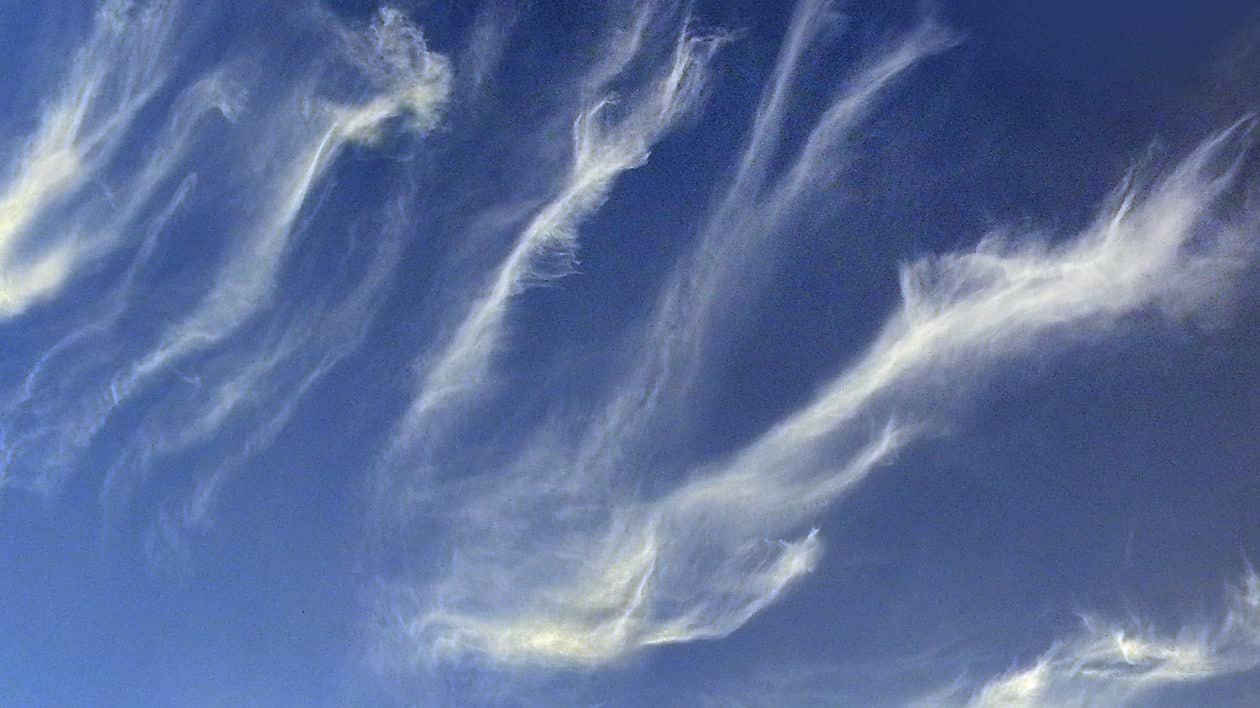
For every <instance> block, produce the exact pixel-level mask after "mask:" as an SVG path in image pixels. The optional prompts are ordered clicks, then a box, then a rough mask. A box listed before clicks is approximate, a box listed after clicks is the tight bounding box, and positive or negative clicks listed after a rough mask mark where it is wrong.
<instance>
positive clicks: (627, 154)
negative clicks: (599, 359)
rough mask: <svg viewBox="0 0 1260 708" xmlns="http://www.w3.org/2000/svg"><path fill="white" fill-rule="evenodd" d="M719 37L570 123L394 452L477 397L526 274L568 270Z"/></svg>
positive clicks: (636, 36) (696, 41) (699, 40)
mask: <svg viewBox="0 0 1260 708" xmlns="http://www.w3.org/2000/svg"><path fill="white" fill-rule="evenodd" d="M646 17H648V14H647V13H646V12H645V13H644V14H641V15H639V19H638V20H636V25H635V29H634V30H633V31H632V33H631V34H630V39H626V38H622V41H621V42H619V43H618V47H621V46H622V45H628V49H620V50H619V51H616V50H615V51H613V52H612V53H611V54H610V57H611V59H610V61H614V63H615V64H616V69H615V70H613V69H609V68H608V67H606V66H603V65H601V67H600V68H599V70H598V71H597V72H596V73H597V74H601V75H600V76H599V77H598V78H597V79H596V85H597V86H598V87H601V88H602V85H603V84H604V83H606V82H608V81H611V80H612V79H613V78H615V76H616V71H620V70H621V69H624V68H625V66H626V65H627V64H629V62H630V61H631V60H632V58H633V53H634V52H635V51H637V50H638V48H639V46H640V43H641V39H640V35H641V34H642V32H643V26H644V23H645V22H646V21H647V20H646V19H644V18H646ZM721 43H722V38H721V37H705V36H693V35H691V34H689V33H688V32H687V31H686V30H685V29H684V31H682V32H681V33H680V34H679V36H678V40H677V42H676V44H675V46H674V48H673V52H672V56H671V57H670V61H669V62H668V63H664V64H663V65H662V66H660V67H658V68H657V70H656V72H655V73H654V75H653V76H652V77H651V78H650V79H649V80H648V81H647V84H646V85H645V86H642V87H639V88H638V89H637V90H635V91H633V92H630V93H629V94H628V95H626V96H624V97H616V98H615V97H613V96H605V97H603V98H601V99H600V100H598V101H596V102H595V103H594V104H593V105H591V106H589V107H587V108H586V109H585V110H583V111H582V113H581V114H580V115H579V116H578V117H577V118H576V119H575V120H574V121H573V128H572V142H571V145H570V150H571V157H570V161H569V166H568V171H567V174H566V175H565V176H564V177H563V178H562V180H561V184H560V186H559V187H558V189H557V191H556V194H555V195H554V196H553V197H552V198H551V199H550V200H549V201H548V202H547V203H546V204H544V205H543V206H542V208H541V209H539V210H538V211H537V213H535V214H534V215H533V217H532V218H531V219H530V220H529V223H528V224H527V225H526V227H525V229H524V230H523V231H522V232H521V233H520V234H519V236H518V237H517V239H516V241H515V243H514V245H513V247H512V249H511V251H510V252H509V253H508V254H507V256H506V257H505V258H504V259H503V261H502V262H501V263H499V265H498V267H497V268H496V269H495V271H494V273H493V274H492V275H491V276H490V278H489V282H488V283H487V285H486V287H485V289H484V291H483V292H482V293H481V294H480V295H479V296H478V297H477V298H476V300H475V301H474V302H473V303H472V304H471V305H470V306H469V308H468V312H467V314H466V315H465V316H464V318H463V320H462V321H461V322H460V323H459V324H458V326H456V327H455V329H454V331H453V333H452V334H451V336H450V338H449V341H447V342H446V343H445V344H444V345H443V346H442V348H441V350H440V351H439V352H438V353H436V354H434V355H432V356H431V357H430V360H429V361H428V362H427V363H426V364H425V365H424V368H423V372H422V374H421V378H420V381H419V384H418V387H417V394H416V397H415V399H414V400H413V402H412V404H411V406H410V408H409V410H408V411H407V414H406V416H405V418H404V419H403V421H402V422H401V424H400V425H399V428H398V430H397V432H396V434H395V440H394V448H395V450H396V451H402V450H405V449H406V448H407V447H408V445H409V444H411V443H412V442H413V441H415V440H416V439H417V438H421V437H423V436H425V435H426V434H427V433H428V432H429V426H431V425H432V424H433V422H434V421H435V420H436V418H438V417H440V414H442V413H444V412H445V409H446V407H447V406H449V405H451V404H452V403H455V402H458V401H460V400H463V399H466V398H468V397H469V396H472V395H475V393H476V392H477V390H478V389H479V387H481V386H482V385H483V384H484V382H485V377H486V369H487V367H488V366H489V365H490V362H491V360H492V358H493V355H494V353H495V351H496V350H497V348H498V345H499V341H500V339H501V338H502V336H503V333H504V329H505V327H506V326H507V318H508V314H509V310H510V306H511V302H512V299H513V298H514V297H515V296H517V295H518V294H519V293H520V292H521V291H522V290H523V289H524V288H525V287H527V286H528V285H529V283H530V282H532V281H538V280H543V279H547V278H551V277H555V276H556V275H562V274H563V273H564V272H566V271H567V269H568V268H569V264H570V262H571V261H572V258H573V254H574V251H575V250H576V249H577V241H578V227H579V226H580V224H581V222H582V221H583V220H584V219H585V218H586V217H588V216H589V215H590V214H591V213H592V212H593V211H595V210H596V209H597V208H598V207H599V206H600V204H602V203H603V202H604V200H605V199H606V198H607V197H608V193H609V191H610V190H611V189H612V186H613V184H614V182H615V180H616V179H617V177H618V176H620V175H621V174H622V173H624V172H625V171H627V170H631V169H634V168H636V167H639V166H641V165H643V164H644V163H645V162H646V161H647V159H648V154H649V151H650V149H651V147H652V145H653V144H654V143H655V142H656V141H657V140H658V139H660V137H661V136H662V135H664V134H665V133H666V132H667V131H668V130H669V129H670V128H671V127H672V126H674V125H675V124H676V123H677V122H678V120H680V119H681V118H683V117H684V116H686V115H687V113H688V111H690V110H691V109H692V108H693V107H694V106H695V104H696V102H697V100H698V99H699V97H700V95H701V92H702V90H703V88H704V82H705V72H706V66H707V64H708V62H709V60H710V59H711V58H712V56H713V54H714V52H715V51H716V50H717V48H718V47H719V46H720V45H721ZM604 73H607V74H608V76H607V77H605V76H603V75H602V74H604Z"/></svg>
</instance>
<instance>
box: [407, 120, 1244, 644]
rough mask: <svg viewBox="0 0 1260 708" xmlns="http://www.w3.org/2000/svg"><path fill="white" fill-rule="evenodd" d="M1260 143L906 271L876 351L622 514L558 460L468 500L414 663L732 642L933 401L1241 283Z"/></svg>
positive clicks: (604, 491)
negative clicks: (1240, 195) (1246, 161)
mask: <svg viewBox="0 0 1260 708" xmlns="http://www.w3.org/2000/svg"><path fill="white" fill-rule="evenodd" d="M1249 132H1250V124H1249V123H1248V124H1240V125H1239V126H1236V127H1234V128H1232V129H1229V130H1226V131H1224V132H1222V133H1220V134H1218V135H1215V136H1213V137H1211V138H1210V139H1208V140H1206V141H1205V142H1203V143H1202V144H1201V145H1200V146H1198V147H1197V148H1196V149H1195V150H1194V151H1193V152H1192V153H1191V154H1190V155H1189V156H1188V157H1186V158H1185V159H1184V160H1183V161H1182V162H1181V163H1180V164H1178V165H1176V166H1175V167H1174V168H1172V169H1171V170H1169V171H1168V172H1167V173H1166V174H1164V175H1162V176H1160V177H1159V178H1158V179H1155V180H1153V181H1150V182H1148V183H1136V182H1135V183H1130V184H1126V185H1123V186H1122V188H1121V189H1120V190H1119V191H1118V192H1117V194H1116V196H1115V197H1114V199H1113V200H1112V201H1111V203H1110V204H1109V205H1108V206H1107V208H1106V209H1105V210H1104V211H1102V212H1101V213H1100V214H1098V216H1097V217H1096V218H1095V220H1094V222H1093V223H1092V224H1091V225H1090V226H1089V227H1088V228H1086V229H1085V230H1084V231H1083V232H1081V233H1079V234H1077V235H1076V236H1074V237H1072V238H1070V239H1067V240H1065V241H1063V242H1061V243H1057V244H1054V245H1046V244H1045V243H1044V242H1042V241H1039V240H1035V239H1034V238H1033V237H1031V236H1029V237H1025V238H1023V239H1015V238H1013V237H1010V236H1007V237H991V238H989V239H985V240H984V241H982V242H981V244H980V245H979V246H978V247H977V248H975V249H974V250H969V251H964V252H958V253H952V254H946V255H943V256H939V257H934V258H929V259H925V260H921V261H918V262H915V263H912V264H909V265H907V266H906V267H904V268H903V269H902V272H901V288H902V305H901V307H900V308H899V309H898V311H897V312H895V313H894V314H893V315H892V316H891V317H889V319H888V320H887V322H886V324H885V326H884V327H883V330H882V331H881V332H880V334H879V335H878V336H877V337H876V339H875V341H874V343H873V345H872V346H871V347H870V349H868V351H867V352H866V354H864V355H863V356H862V357H860V358H859V359H858V360H857V361H856V362H854V363H853V364H852V365H850V366H849V367H848V368H847V369H845V370H844V371H843V372H841V373H840V374H839V375H838V376H836V377H835V378H834V379H833V380H832V381H831V382H830V383H828V384H827V385H825V386H824V387H823V388H822V390H821V392H820V393H819V395H818V396H817V397H816V398H814V399H813V400H812V401H810V402H808V403H806V404H804V405H803V406H801V407H800V408H799V409H798V410H797V411H795V412H794V413H792V414H791V415H789V416H787V417H785V418H784V419H783V420H781V421H780V422H779V423H777V424H775V425H774V426H772V427H771V428H770V429H768V430H767V431H766V432H765V433H764V434H762V435H761V436H760V437H759V438H758V439H756V440H755V441H753V442H752V443H750V444H749V445H747V446H746V447H745V448H744V449H743V450H741V451H740V452H738V453H736V454H734V455H732V456H730V457H729V459H726V460H724V461H719V462H715V463H712V464H709V465H706V466H704V467H703V468H701V469H697V470H695V471H693V472H692V473H691V474H689V475H688V478H687V481H685V482H684V483H682V484H681V485H680V486H678V487H677V488H675V489H674V490H673V491H669V492H666V493H663V494H661V495H659V496H657V497H655V498H648V499H642V500H640V501H627V498H630V499H633V498H634V495H633V494H632V493H630V492H629V490H628V488H626V487H625V486H619V485H613V486H612V487H611V488H610V487H609V486H607V485H605V484H604V483H603V482H602V481H600V480H599V479H598V478H595V477H592V478H584V477H583V472H582V470H580V469H579V470H571V471H569V472H562V471H559V470H558V468H562V467H563V465H564V464H565V462H564V459H563V458H562V457H560V458H557V457H555V456H552V457H551V458H548V457H546V456H544V457H542V458H541V459H537V460H525V461H523V462H522V464H521V467H522V469H518V470H513V471H512V474H511V475H508V476H505V477H504V478H498V479H495V480H494V482H493V486H491V485H490V484H486V485H481V486H479V485H475V484H473V483H470V484H469V485H468V486H467V487H466V488H461V493H462V494H463V495H464V496H466V498H467V499H468V501H467V509H466V510H465V511H464V512H462V513H456V514H455V521H454V523H455V524H456V526H457V528H458V532H457V535H456V538H458V539H466V540H465V541H463V543H462V544H460V545H458V546H456V549H455V552H454V555H453V557H452V559H451V561H450V563H449V567H448V569H447V575H446V577H445V578H444V579H443V580H442V581H440V582H438V583H436V584H434V585H433V586H432V587H430V588H429V589H428V591H426V592H421V593H419V594H415V593H412V594H404V595H403V596H402V597H403V598H404V599H403V600H398V598H397V597H395V598H394V600H393V602H394V603H396V604H394V605H392V607H393V609H392V610H391V612H392V613H393V616H397V617H400V618H402V621H401V622H400V623H399V624H398V625H396V626H394V627H393V630H394V632H395V633H396V634H395V639H398V638H401V639H402V640H403V642H404V646H406V645H408V644H409V645H410V646H411V648H412V651H413V652H415V653H414V654H413V656H415V657H416V658H418V659H423V658H434V657H442V656H451V655H462V654H465V653H469V652H471V653H472V654H474V655H480V656H482V657H484V658H487V659H489V660H491V661H493V662H503V663H508V664H532V663H543V664H548V663H559V664H600V663H604V662H608V661H614V660H616V659H618V658H620V657H622V656H624V655H626V654H627V653H629V652H633V651H634V650H635V649H637V648H639V647H643V646H647V645H652V644H660V643H670V642H683V641H690V640H695V639H702V638H711V637H720V636H723V635H725V634H728V633H730V632H731V631H733V630H734V629H736V628H738V627H739V626H741V625H742V624H743V623H744V622H746V621H747V620H748V618H750V617H751V616H753V615H754V614H755V613H757V612H758V611H760V610H761V609H762V608H764V607H765V606H767V605H769V604H770V603H772V602H773V601H774V600H775V599H776V598H777V597H779V596H780V595H781V594H782V592H783V591H784V590H785V589H786V588H787V587H789V586H790V585H791V584H792V583H793V582H794V581H796V580H798V579H799V578H801V577H802V576H804V575H805V574H807V573H808V572H809V571H810V570H811V569H812V567H813V565H814V562H815V561H816V559H817V558H818V556H819V554H820V552H821V538H820V535H819V533H818V532H817V530H809V528H808V527H809V524H810V523H811V519H813V518H816V516H817V514H818V512H819V511H820V510H821V509H822V508H824V507H825V506H826V505H828V504H832V503H834V502H835V501H836V500H837V499H839V498H841V497H843V496H844V495H845V494H846V493H848V492H849V491H851V490H852V489H854V488H855V486H857V485H858V484H860V482H861V481H862V480H863V479H864V478H866V477H867V476H868V475H869V474H870V473H871V472H872V471H873V470H874V469H876V468H877V467H878V466H880V465H882V464H886V463H887V462H888V461H889V460H890V458H891V456H892V455H893V454H894V453H895V452H896V451H897V450H898V449H899V448H901V447H903V446H904V445H906V444H907V443H909V442H911V441H913V440H914V439H915V438H916V437H918V436H919V435H921V434H922V432H924V431H925V430H930V429H931V419H930V416H929V411H930V410H931V406H930V405H929V406H928V408H927V409H925V408H924V402H930V401H932V400H939V399H941V398H942V397H944V398H949V397H955V398H957V397H958V396H960V395H961V394H963V393H964V392H965V391H966V382H969V381H975V380H977V378H979V377H981V376H983V375H984V374H985V373H986V372H988V371H990V370H993V369H994V368H995V367H999V366H1002V365H1003V364H1006V363H1008V362H1012V361H1015V360H1016V359H1017V358H1018V356H1019V355H1021V354H1027V353H1029V351H1030V349H1031V348H1032V347H1033V346H1034V345H1037V346H1038V347H1039V348H1040V347H1044V346H1045V345H1046V344H1048V343H1050V342H1054V341H1064V340H1073V339H1080V338H1084V337H1090V336H1096V335H1100V334H1104V333H1106V332H1107V331H1108V330H1109V329H1110V328H1111V327H1113V326H1114V325H1115V324H1116V323H1117V322H1118V321H1119V320H1120V319H1121V318H1123V317H1125V316H1126V315H1129V314H1131V313H1133V312H1135V311H1137V310H1139V309H1143V308H1149V307H1155V308H1159V309H1161V310H1163V311H1166V312H1175V313H1179V314H1180V313H1184V312H1187V311H1193V309H1194V308H1195V307H1196V306H1197V305H1199V304H1201V303H1202V302H1203V301H1204V298H1205V296H1208V295H1210V293H1211V292H1212V291H1214V290H1215V289H1216V288H1217V285H1216V284H1217V283H1219V282H1220V281H1221V280H1223V279H1227V278H1229V277H1230V276H1231V275H1233V274H1234V273H1235V272H1236V271H1237V270H1238V269H1239V268H1240V267H1241V265H1242V264H1243V263H1245V255H1246V254H1245V251H1244V250H1243V249H1244V248H1245V243H1246V242H1245V241H1244V240H1243V239H1241V237H1240V236H1239V232H1237V231H1235V230H1233V229H1230V228H1229V227H1226V226H1221V225H1220V224H1221V223H1228V222H1227V221H1226V222H1221V221H1220V218H1221V217H1222V214H1223V212H1222V209H1224V205H1223V204H1222V196H1223V195H1224V194H1225V192H1226V190H1228V189H1229V187H1230V186H1231V184H1232V179H1233V175H1234V169H1235V166H1236V161H1237V156H1238V155H1239V153H1240V150H1241V149H1242V148H1243V146H1244V145H1245V144H1246V141H1247V138H1248V135H1249ZM943 381H950V382H951V383H950V385H949V386H948V387H945V386H943V385H942V384H941V382H943ZM881 420H882V421H884V422H883V423H882V424H878V423H877V424H876V426H875V427H877V428H879V432H878V433H876V434H875V435H874V436H873V437H872V436H871V433H870V430H871V428H872V423H873V422H877V421H881ZM802 527H804V531H803V532H802V531H801V529H802ZM797 533H800V534H801V535H799V536H796V537H795V540H784V541H778V540H774V539H780V538H792V536H793V534H797ZM397 603H402V609H400V607H399V605H398V604H397ZM407 603H412V604H411V606H410V607H407Z"/></svg>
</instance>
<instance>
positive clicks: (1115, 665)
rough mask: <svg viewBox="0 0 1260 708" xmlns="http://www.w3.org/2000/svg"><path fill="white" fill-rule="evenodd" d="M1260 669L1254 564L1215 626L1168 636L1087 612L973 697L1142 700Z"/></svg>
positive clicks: (1013, 701)
mask: <svg viewBox="0 0 1260 708" xmlns="http://www.w3.org/2000/svg"><path fill="white" fill-rule="evenodd" d="M1257 666H1260V578H1257V577H1256V574H1255V572H1254V571H1251V570H1250V569H1248V572H1247V574H1246V575H1245V576H1244V578H1243V582H1242V583H1241V584H1240V585H1239V586H1237V587H1234V588H1231V590H1230V593H1229V602H1228V605H1227V608H1226V611H1225V613H1224V615H1223V617H1221V619H1220V620H1218V621H1217V622H1215V623H1211V624H1209V623H1204V624H1201V625H1187V626H1185V627H1183V628H1182V629H1181V630H1180V631H1179V632H1177V633H1176V634H1175V635H1167V634H1162V633H1160V632H1158V631H1157V630H1155V629H1153V628H1151V627H1146V626H1141V625H1132V624H1129V625H1125V624H1121V623H1114V622H1107V621H1103V620H1101V619H1098V618H1096V617H1085V618H1083V621H1082V626H1081V628H1080V630H1079V631H1078V632H1077V633H1075V634H1074V635H1072V636H1070V637H1068V638H1066V639H1063V640H1061V641H1059V642H1056V643H1055V644H1054V646H1052V647H1051V648H1050V649H1048V650H1047V651H1046V652H1045V653H1044V654H1042V655H1041V656H1040V657H1038V658H1037V660H1036V661H1034V662H1033V663H1032V664H1030V665H1028V666H1025V667H1022V668H1019V669H1014V670H1012V671H1010V672H1007V673H1005V674H1003V675H1001V676H997V677H995V678H993V679H992V680H990V681H989V682H988V683H986V684H984V685H983V686H982V687H980V688H979V689H977V690H976V691H975V692H974V694H973V695H972V696H971V697H970V698H969V699H968V700H967V701H966V705H968V706H973V707H974V708H990V707H994V706H1013V707H1014V706H1047V707H1048V706H1063V707H1064V708H1066V707H1067V706H1088V705H1109V706H1119V705H1135V704H1141V703H1144V702H1146V701H1147V700H1149V699H1150V697H1151V695H1152V694H1153V693H1155V692H1156V691H1158V690H1159V689H1161V688H1166V687H1169V686H1173V685H1178V684H1193V683H1198V682H1204V681H1209V680H1212V679H1216V678H1221V677H1224V676H1229V675H1232V674H1238V673H1242V672H1244V671H1250V670H1251V669H1254V668H1256V667H1257Z"/></svg>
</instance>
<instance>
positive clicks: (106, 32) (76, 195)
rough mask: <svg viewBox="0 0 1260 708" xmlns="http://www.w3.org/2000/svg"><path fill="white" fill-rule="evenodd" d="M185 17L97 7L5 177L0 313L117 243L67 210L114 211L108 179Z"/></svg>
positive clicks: (133, 191)
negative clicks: (77, 222) (78, 226)
mask: <svg viewBox="0 0 1260 708" xmlns="http://www.w3.org/2000/svg"><path fill="white" fill-rule="evenodd" d="M176 19H177V12H176V8H175V7H174V5H173V4H172V3H168V2H158V3H154V4H152V5H150V6H147V7H143V8H137V7H134V6H133V5H132V3H129V2H125V1H124V0H111V1H110V2H107V3H106V4H105V5H104V6H103V7H101V9H100V10H99V11H98V12H97V15H96V18H95V23H94V26H93V29H92V34H91V36H90V37H89V38H88V39H87V40H86V42H85V43H84V45H83V46H82V47H81V48H80V49H79V50H78V52H76V54H75V56H74V58H73V60H72V62H71V66H70V69H69V71H68V73H67V75H66V77H65V79H64V80H63V82H62V85H61V87H60V90H59V91H58V95H57V96H56V97H55V98H53V99H52V100H51V101H50V102H49V103H48V105H47V106H46V107H45V108H44V109H43V110H42V111H41V115H40V117H39V127H38V129H37V130H36V132H35V133H34V134H32V135H31V136H29V138H27V139H26V140H25V142H24V145H22V146H21V148H19V150H18V153H19V154H18V155H17V158H16V160H15V162H14V164H13V166H12V167H11V168H10V170H9V173H8V174H6V175H5V176H4V177H3V181H2V182H0V319H10V318H13V317H16V316H18V315H21V314H22V313H23V312H25V311H26V310H27V309H28V308H29V307H31V306H32V305H33V304H35V303H36V302H39V301H40V300H44V299H47V298H49V297H51V296H53V295H54V294H55V293H56V292H57V291H58V290H59V289H61V287H62V286H63V285H64V284H65V283H66V281H67V280H68V279H69V278H70V277H71V275H72V273H73V272H74V271H75V270H76V269H77V268H79V267H81V266H82V265H83V261H84V260H85V259H86V258H87V257H88V256H89V255H90V254H92V253H93V252H95V253H96V254H97V255H101V251H105V250H107V249H108V248H110V247H113V246H116V245H117V244H115V243H112V239H109V238H108V236H107V235H105V234H100V233H77V230H75V229H67V228H65V227H66V225H65V224H64V223H63V222H62V221H61V220H60V219H59V218H58V216H59V215H60V214H61V213H63V212H65V211H80V210H86V211H87V212H88V214H89V215H90V216H91V217H94V218H95V219H99V218H103V217H104V216H105V214H106V211H105V209H104V207H103V205H102V204H101V202H102V201H106V200H103V199H101V196H102V195H101V191H102V189H101V187H100V180H101V178H102V176H103V173H104V171H105V170H106V169H107V168H108V167H109V166H110V164H111V162H112V160H113V159H114V157H115V156H116V155H117V153H118V151H119V149H120V148H121V147H122V146H123V144H124V141H125V140H126V139H127V138H128V137H130V136H131V133H132V131H133V128H134V124H135V120H136V115H137V113H138V112H139V111H140V109H141V108H143V107H144V106H145V105H146V104H147V103H148V102H149V101H150V99H152V98H153V96H154V95H155V93H157V92H158V91H159V90H160V89H161V88H162V87H163V85H164V84H165V83H166V80H167V77H166V72H167V69H168V67H167V62H168V61H169V59H170V52H169V49H170V47H169V44H170V41H171V34H172V30H173V24H174V22H175V21H176ZM211 103H212V104H216V105H217V104H219V103H220V102H219V101H211ZM205 107H206V106H203V107H202V108H203V109H204V108H205ZM178 124H179V121H176V122H174V123H172V125H171V127H172V128H176V127H177V126H178ZM168 150H169V148H168ZM163 157H165V154H164V153H163V152H162V151H160V150H158V151H155V152H154V157H153V158H151V161H150V163H149V164H148V166H147V167H146V168H144V169H141V170H140V171H139V174H136V175H132V176H131V178H130V179H129V180H128V184H126V185H125V187H123V188H122V190H121V192H122V198H123V199H125V200H127V207H128V210H130V209H134V208H136V207H137V205H138V204H140V203H143V201H144V200H145V199H146V198H147V196H148V194H149V193H150V191H151V190H152V189H153V188H154V187H155V186H156V184H157V182H158V180H159V179H160V178H161V177H162V176H164V174H163V170H162V169H160V168H161V166H163V161H162V158H163ZM105 196H106V197H108V195H105ZM114 218H115V219H116V218H117V217H114ZM50 220H51V224H50V223H46V222H47V221H50ZM86 225H89V226H92V227H96V228H97V229H102V227H103V226H104V225H103V224H99V223H90V224H86Z"/></svg>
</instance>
